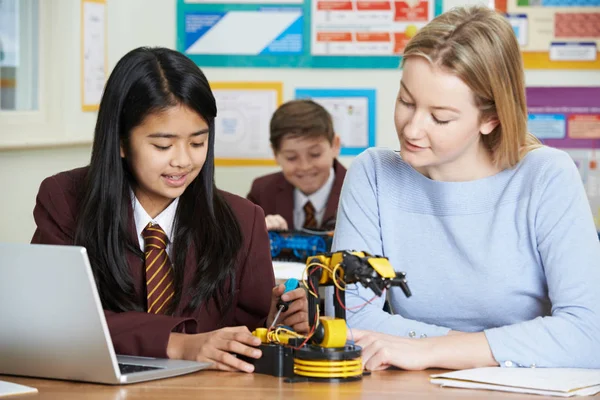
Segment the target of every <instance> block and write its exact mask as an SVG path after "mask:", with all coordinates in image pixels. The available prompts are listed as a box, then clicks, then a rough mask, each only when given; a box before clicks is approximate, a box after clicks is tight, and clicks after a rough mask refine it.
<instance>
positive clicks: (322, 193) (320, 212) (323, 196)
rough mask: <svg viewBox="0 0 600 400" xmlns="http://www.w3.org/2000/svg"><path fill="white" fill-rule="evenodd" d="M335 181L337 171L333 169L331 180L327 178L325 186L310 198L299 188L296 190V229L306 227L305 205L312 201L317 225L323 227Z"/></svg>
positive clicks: (330, 175) (330, 171) (330, 174)
mask: <svg viewBox="0 0 600 400" xmlns="http://www.w3.org/2000/svg"><path fill="white" fill-rule="evenodd" d="M334 181H335V171H334V170H333V167H331V170H329V178H327V181H326V182H325V184H324V185H323V186H321V188H320V189H319V190H317V191H316V192H314V193H313V194H311V195H310V196H307V195H305V194H304V193H302V192H301V191H300V190H298V188H295V189H294V229H296V230H298V229H302V225H304V217H305V216H304V205H305V204H306V202H307V201H310V202H311V203H312V205H313V207H315V218H316V219H317V223H318V224H319V225H321V223H322V222H323V216H324V215H325V210H326V208H327V200H328V199H329V194H330V193H331V188H333V182H334Z"/></svg>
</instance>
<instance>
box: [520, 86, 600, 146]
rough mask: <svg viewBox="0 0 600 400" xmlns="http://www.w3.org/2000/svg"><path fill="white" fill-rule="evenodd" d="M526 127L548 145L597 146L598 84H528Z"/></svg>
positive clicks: (599, 124)
mask: <svg viewBox="0 0 600 400" xmlns="http://www.w3.org/2000/svg"><path fill="white" fill-rule="evenodd" d="M527 111H528V129H529V131H530V132H531V133H533V134H534V135H535V136H536V137H538V138H539V139H541V140H542V141H543V142H544V144H547V145H548V146H552V147H557V148H562V149H600V87H529V88H527Z"/></svg>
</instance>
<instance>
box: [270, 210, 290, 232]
mask: <svg viewBox="0 0 600 400" xmlns="http://www.w3.org/2000/svg"><path fill="white" fill-rule="evenodd" d="M265 222H266V224H267V230H268V231H287V230H288V224H287V222H286V221H285V219H284V218H283V217H282V216H281V215H279V214H277V215H267V216H266V217H265Z"/></svg>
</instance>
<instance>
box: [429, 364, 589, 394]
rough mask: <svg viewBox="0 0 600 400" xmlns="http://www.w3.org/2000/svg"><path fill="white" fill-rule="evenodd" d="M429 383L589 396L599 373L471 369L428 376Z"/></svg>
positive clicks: (564, 370) (523, 369) (517, 391)
mask: <svg viewBox="0 0 600 400" xmlns="http://www.w3.org/2000/svg"><path fill="white" fill-rule="evenodd" d="M431 383H434V384H437V385H441V386H447V387H458V388H466V389H486V390H500V391H505V392H516V393H531V394H540V395H545V396H560V397H571V396H593V395H594V394H596V393H600V370H598V369H577V368H500V367H492V368H475V369H467V370H463V371H454V372H448V373H445V374H437V375H431Z"/></svg>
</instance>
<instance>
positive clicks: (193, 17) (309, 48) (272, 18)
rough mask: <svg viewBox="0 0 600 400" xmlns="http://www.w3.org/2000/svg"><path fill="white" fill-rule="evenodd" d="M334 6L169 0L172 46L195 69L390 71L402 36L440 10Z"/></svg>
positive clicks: (435, 2)
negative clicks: (173, 4)
mask: <svg viewBox="0 0 600 400" xmlns="http://www.w3.org/2000/svg"><path fill="white" fill-rule="evenodd" d="M321 3H322V4H321ZM335 3H336V4H338V3H339V4H338V6H336V7H337V8H335V9H328V8H327V7H331V4H333V3H331V2H323V1H322V0H304V1H302V0H299V1H298V2H296V3H295V4H294V3H292V4H290V3H289V2H287V3H286V2H281V3H280V2H278V1H277V0H273V1H271V2H268V1H267V0H265V2H264V3H262V4H253V3H248V2H240V3H235V2H232V1H227V2H221V3H218V2H217V1H215V2H213V3H212V4H204V3H200V2H198V1H191V0H177V50H178V51H181V52H182V53H184V54H186V55H187V56H188V57H190V58H191V59H192V60H194V61H195V62H196V63H197V64H198V65H200V66H201V67H280V68H392V69H396V68H398V66H399V64H400V59H401V57H400V56H399V54H400V53H401V52H402V49H403V48H404V46H405V45H406V43H407V42H408V41H409V40H410V37H412V36H413V35H414V34H415V33H416V32H417V31H418V29H420V28H421V27H423V26H424V25H425V24H427V22H428V21H429V20H431V19H432V18H433V17H435V16H436V15H439V14H440V13H441V10H442V3H441V0H419V1H417V2H416V5H412V2H407V1H389V2H388V1H362V2H358V3H356V7H355V6H353V2H352V1H340V2H335ZM345 3H348V4H345ZM339 5H341V6H343V7H339ZM382 6H385V7H382ZM361 7H362V8H361ZM355 14H356V15H355ZM365 17H368V18H367V19H366V20H365V19H364V18H365ZM375 17H376V18H375ZM348 21H354V22H348ZM363 21H374V22H369V23H368V24H367V25H365V22H363ZM348 24H350V25H348ZM386 30H387V31H386Z"/></svg>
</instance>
